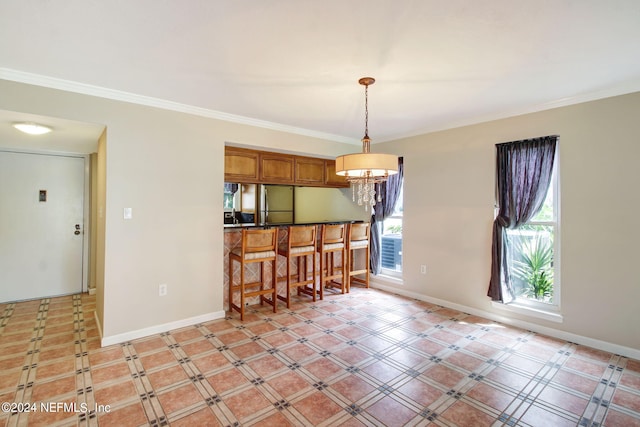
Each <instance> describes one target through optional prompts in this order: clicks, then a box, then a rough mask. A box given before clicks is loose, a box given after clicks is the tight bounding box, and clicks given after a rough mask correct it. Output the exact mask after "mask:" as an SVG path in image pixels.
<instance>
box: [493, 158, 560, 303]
mask: <svg viewBox="0 0 640 427" xmlns="http://www.w3.org/2000/svg"><path fill="white" fill-rule="evenodd" d="M557 176H558V174H557V162H555V164H554V171H553V174H552V177H551V183H550V184H549V190H548V191H547V196H546V197H545V201H544V204H543V205H542V208H541V209H540V211H538V213H537V214H536V215H535V216H534V217H533V218H532V219H531V220H529V221H527V222H526V223H525V224H523V225H521V226H520V227H518V228H515V229H507V230H506V239H505V243H504V245H505V254H506V257H507V259H508V261H507V265H508V266H509V275H510V283H511V287H512V289H513V292H514V296H515V299H516V301H517V302H519V303H523V304H526V305H533V306H538V307H541V308H544V307H545V306H557V305H559V304H558V303H559V297H560V292H559V281H558V278H559V275H558V273H557V271H559V268H558V262H557V260H558V256H557V255H558V248H559V245H558V238H557V234H558V233H557V228H558V221H557V218H558V214H557V213H558V197H557V194H558V191H557V190H558V179H557Z"/></svg>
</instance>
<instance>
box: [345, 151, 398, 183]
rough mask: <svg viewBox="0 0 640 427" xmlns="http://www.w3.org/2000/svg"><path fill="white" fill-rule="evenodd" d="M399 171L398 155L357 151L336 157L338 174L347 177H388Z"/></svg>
mask: <svg viewBox="0 0 640 427" xmlns="http://www.w3.org/2000/svg"><path fill="white" fill-rule="evenodd" d="M396 173H398V157H397V156H395V155H393V154H383V153H355V154H346V155H344V156H340V157H338V158H336V175H340V176H346V177H347V178H365V177H369V178H373V177H386V176H389V175H393V174H396Z"/></svg>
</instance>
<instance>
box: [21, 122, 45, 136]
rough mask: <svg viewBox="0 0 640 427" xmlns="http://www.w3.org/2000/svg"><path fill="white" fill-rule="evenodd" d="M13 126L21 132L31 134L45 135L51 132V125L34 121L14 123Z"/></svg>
mask: <svg viewBox="0 0 640 427" xmlns="http://www.w3.org/2000/svg"><path fill="white" fill-rule="evenodd" d="M13 127H14V128H16V129H18V130H19V131H20V132H24V133H28V134H29V135H43V134H45V133H49V132H51V128H50V127H48V126H44V125H39V124H37V123H33V122H20V123H14V124H13Z"/></svg>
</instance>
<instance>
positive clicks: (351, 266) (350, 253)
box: [347, 222, 371, 290]
mask: <svg viewBox="0 0 640 427" xmlns="http://www.w3.org/2000/svg"><path fill="white" fill-rule="evenodd" d="M370 231H371V225H370V224H369V223H368V222H363V223H354V224H351V225H350V226H349V238H348V239H347V258H348V261H347V266H348V272H347V289H348V290H350V289H351V283H352V282H355V283H360V284H363V285H365V287H367V288H368V287H369V278H370V275H371V271H370V268H369V262H370V261H369V256H370V249H369V236H370ZM357 251H360V253H362V252H364V253H362V255H363V258H364V259H363V260H362V263H364V266H363V267H360V268H356V264H355V260H356V254H357ZM361 259H362V258H361ZM363 274H364V279H363V278H361V277H358V276H359V275H363Z"/></svg>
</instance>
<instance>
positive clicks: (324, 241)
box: [318, 224, 348, 299]
mask: <svg viewBox="0 0 640 427" xmlns="http://www.w3.org/2000/svg"><path fill="white" fill-rule="evenodd" d="M346 237H347V225H346V224H323V225H322V231H321V233H320V240H319V243H318V254H319V255H320V299H322V298H323V297H324V288H325V286H326V287H327V288H338V289H340V292H341V293H343V294H344V293H345V292H348V289H347V275H346V274H347V251H346V245H345V239H346ZM338 254H339V255H340V256H341V260H340V265H337V263H336V255H338ZM336 279H340V282H336Z"/></svg>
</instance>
